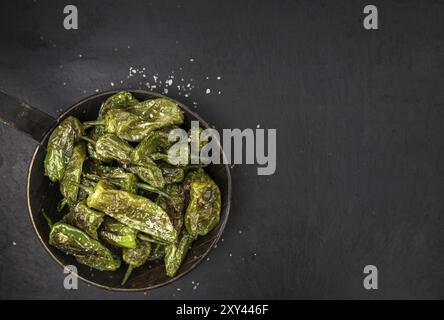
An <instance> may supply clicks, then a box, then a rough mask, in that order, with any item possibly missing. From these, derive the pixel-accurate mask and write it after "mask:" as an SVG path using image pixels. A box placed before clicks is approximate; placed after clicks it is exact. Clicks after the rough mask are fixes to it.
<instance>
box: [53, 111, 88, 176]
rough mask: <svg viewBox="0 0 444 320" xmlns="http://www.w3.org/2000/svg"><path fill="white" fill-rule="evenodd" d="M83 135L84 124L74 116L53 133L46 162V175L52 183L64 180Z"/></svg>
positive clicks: (64, 121) (63, 122)
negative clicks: (77, 143) (69, 163)
mask: <svg viewBox="0 0 444 320" xmlns="http://www.w3.org/2000/svg"><path fill="white" fill-rule="evenodd" d="M83 135H84V130H83V126H82V124H81V123H80V121H79V120H78V119H77V118H75V117H72V116H70V117H68V118H66V119H65V120H63V121H62V122H61V123H60V124H59V125H58V126H57V127H56V128H55V130H54V131H53V132H52V134H51V136H50V137H49V140H48V146H47V151H46V156H45V160H44V167H45V175H47V176H48V177H49V179H50V180H51V181H53V182H55V181H59V180H62V178H63V176H64V174H65V169H66V166H67V165H68V162H69V159H70V158H71V155H72V151H73V149H74V145H75V144H76V142H78V141H79V140H80V138H81V137H82V136H83Z"/></svg>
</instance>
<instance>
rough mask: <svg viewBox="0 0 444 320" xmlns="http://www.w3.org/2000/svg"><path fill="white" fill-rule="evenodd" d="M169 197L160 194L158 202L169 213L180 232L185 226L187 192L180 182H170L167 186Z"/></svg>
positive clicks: (166, 190)
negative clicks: (184, 211)
mask: <svg viewBox="0 0 444 320" xmlns="http://www.w3.org/2000/svg"><path fill="white" fill-rule="evenodd" d="M165 192H166V193H167V194H168V196H169V197H168V198H166V197H164V196H158V197H157V200H156V203H157V205H158V206H159V207H161V208H162V209H163V210H165V212H166V213H168V216H169V217H170V219H171V222H172V223H173V226H174V228H175V229H176V231H177V232H178V233H180V231H181V230H182V226H183V209H184V206H185V192H184V190H183V187H182V186H181V185H180V184H169V185H167V186H166V188H165Z"/></svg>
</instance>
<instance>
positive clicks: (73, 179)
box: [60, 142, 87, 204]
mask: <svg viewBox="0 0 444 320" xmlns="http://www.w3.org/2000/svg"><path fill="white" fill-rule="evenodd" d="M86 158H87V156H86V149H85V144H84V143H83V142H79V143H77V144H76V145H75V146H74V148H73V150H72V156H71V158H70V159H69V162H68V164H67V166H66V169H65V174H64V176H63V179H62V181H61V182H60V193H61V194H62V195H63V196H64V197H65V199H66V201H67V202H68V203H69V204H74V203H76V202H77V196H78V193H79V187H78V186H76V185H75V184H73V183H76V184H78V183H80V179H81V177H82V169H83V163H84V162H85V160H86Z"/></svg>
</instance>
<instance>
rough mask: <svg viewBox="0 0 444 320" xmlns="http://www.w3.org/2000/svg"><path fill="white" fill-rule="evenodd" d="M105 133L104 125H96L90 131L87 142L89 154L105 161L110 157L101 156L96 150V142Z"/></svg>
mask: <svg viewBox="0 0 444 320" xmlns="http://www.w3.org/2000/svg"><path fill="white" fill-rule="evenodd" d="M104 134H105V128H104V127H103V126H96V127H94V128H93V129H92V130H91V131H90V132H89V133H88V138H89V139H90V140H89V141H88V143H87V149H88V155H89V157H90V158H91V159H96V160H99V161H103V162H108V161H109V160H108V159H105V158H103V157H101V156H100V155H99V154H97V152H96V147H95V145H96V142H97V140H98V139H99V138H100V137H101V136H103V135H104Z"/></svg>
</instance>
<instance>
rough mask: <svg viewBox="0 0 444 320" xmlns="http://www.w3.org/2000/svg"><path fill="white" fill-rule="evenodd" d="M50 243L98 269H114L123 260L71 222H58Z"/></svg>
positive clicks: (53, 228) (50, 237) (117, 267)
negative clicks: (71, 224) (70, 223)
mask: <svg viewBox="0 0 444 320" xmlns="http://www.w3.org/2000/svg"><path fill="white" fill-rule="evenodd" d="M49 244H50V245H52V246H54V247H56V248H57V249H59V250H61V251H63V252H64V253H66V254H69V255H73V256H74V257H75V258H76V259H77V261H78V262H80V263H82V264H84V265H87V266H89V267H91V268H95V269H98V270H107V271H114V270H117V269H119V268H120V264H121V260H120V258H119V257H117V256H115V255H114V254H113V253H112V252H111V251H110V250H109V249H108V248H107V247H105V246H104V245H103V244H101V243H100V242H99V241H97V240H94V239H93V238H91V237H90V236H88V235H87V234H86V233H85V232H83V231H82V230H80V229H77V228H76V227H73V226H70V225H69V224H66V223H62V222H58V223H56V224H55V225H54V226H53V227H52V228H51V232H50V234H49Z"/></svg>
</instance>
